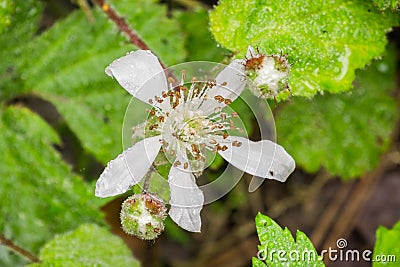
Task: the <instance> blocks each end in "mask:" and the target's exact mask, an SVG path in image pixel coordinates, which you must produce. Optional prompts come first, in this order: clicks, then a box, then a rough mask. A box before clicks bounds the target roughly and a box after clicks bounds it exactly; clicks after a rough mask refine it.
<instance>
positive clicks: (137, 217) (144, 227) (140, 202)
mask: <svg viewBox="0 0 400 267" xmlns="http://www.w3.org/2000/svg"><path fill="white" fill-rule="evenodd" d="M166 216H167V208H166V205H165V203H164V202H163V201H162V200H161V199H160V198H159V197H157V196H156V195H152V194H149V193H143V194H136V195H133V196H131V197H129V198H127V199H126V200H125V201H124V203H122V208H121V214H120V219H121V224H122V229H123V230H124V232H125V233H127V234H131V235H134V236H137V237H138V238H140V239H144V240H153V239H155V238H157V237H158V236H159V235H160V234H161V233H162V231H163V230H164V220H165V218H166Z"/></svg>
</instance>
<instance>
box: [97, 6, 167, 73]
mask: <svg viewBox="0 0 400 267" xmlns="http://www.w3.org/2000/svg"><path fill="white" fill-rule="evenodd" d="M95 2H96V3H97V4H98V5H99V6H100V8H101V10H103V11H104V13H106V14H107V16H108V18H109V19H111V20H112V21H113V22H114V23H115V24H116V25H117V27H118V29H119V30H120V31H122V32H123V33H125V34H126V35H127V36H128V38H129V41H130V42H131V43H132V44H133V45H135V46H136V47H138V48H139V49H143V50H151V49H150V48H149V47H148V46H147V44H146V43H145V42H144V41H143V40H142V38H140V37H139V35H137V33H136V32H135V31H134V30H133V29H131V28H130V27H129V25H128V23H126V21H125V19H124V18H123V17H121V16H119V15H118V14H117V12H116V11H115V10H114V9H113V8H112V7H111V6H110V5H109V4H108V3H107V2H106V1H104V0H95ZM159 61H160V60H159ZM160 64H161V66H162V67H163V69H165V68H166V66H165V65H164V64H163V63H162V62H161V61H160Z"/></svg>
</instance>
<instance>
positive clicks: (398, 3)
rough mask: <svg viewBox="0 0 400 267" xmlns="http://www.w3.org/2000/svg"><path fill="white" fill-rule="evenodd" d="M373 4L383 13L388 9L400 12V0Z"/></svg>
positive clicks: (380, 1)
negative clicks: (399, 9) (399, 10)
mask: <svg viewBox="0 0 400 267" xmlns="http://www.w3.org/2000/svg"><path fill="white" fill-rule="evenodd" d="M373 2H374V4H375V5H376V7H377V8H378V9H379V10H381V11H384V10H386V9H392V10H398V8H399V7H400V1H398V0H373Z"/></svg>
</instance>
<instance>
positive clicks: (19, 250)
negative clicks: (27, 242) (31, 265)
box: [0, 235, 40, 262]
mask: <svg viewBox="0 0 400 267" xmlns="http://www.w3.org/2000/svg"><path fill="white" fill-rule="evenodd" d="M0 244H1V245H4V246H6V247H7V248H9V249H10V250H12V251H14V252H15V253H17V254H19V255H21V256H23V257H25V258H27V259H28V260H30V261H31V262H40V260H39V258H38V257H36V256H35V255H34V254H32V253H30V252H29V251H27V250H25V249H23V248H21V247H19V246H17V245H16V244H14V242H12V241H11V240H10V239H7V238H6V237H5V236H4V235H0Z"/></svg>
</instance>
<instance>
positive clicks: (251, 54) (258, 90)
mask: <svg viewBox="0 0 400 267" xmlns="http://www.w3.org/2000/svg"><path fill="white" fill-rule="evenodd" d="M244 65H245V71H246V75H247V76H248V77H249V78H250V80H252V81H253V83H254V85H255V86H253V87H252V88H251V90H252V91H253V93H254V94H255V95H256V96H259V97H265V98H275V97H276V96H277V95H278V94H279V93H280V92H282V91H284V90H287V91H288V92H290V91H289V85H288V82H287V80H288V78H289V73H290V68H291V65H290V64H289V62H288V60H287V55H283V54H278V55H265V54H260V53H258V52H257V53H256V52H255V51H254V49H253V48H252V47H249V49H248V52H247V55H246V59H245V62H244Z"/></svg>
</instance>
